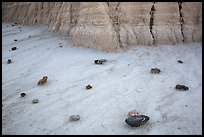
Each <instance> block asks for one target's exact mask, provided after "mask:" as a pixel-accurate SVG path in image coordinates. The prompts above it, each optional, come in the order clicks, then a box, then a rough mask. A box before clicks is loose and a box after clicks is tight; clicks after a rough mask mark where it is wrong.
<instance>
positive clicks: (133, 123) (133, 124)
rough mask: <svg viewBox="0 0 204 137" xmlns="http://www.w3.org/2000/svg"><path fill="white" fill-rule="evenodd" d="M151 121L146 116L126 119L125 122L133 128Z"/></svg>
mask: <svg viewBox="0 0 204 137" xmlns="http://www.w3.org/2000/svg"><path fill="white" fill-rule="evenodd" d="M148 120H149V117H148V116H145V115H137V116H134V117H128V118H126V119H125V122H126V123H127V124H128V125H129V126H131V127H139V126H141V125H143V124H145V123H146V122H147V121H148Z"/></svg>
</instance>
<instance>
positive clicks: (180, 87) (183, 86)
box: [175, 84, 189, 90]
mask: <svg viewBox="0 0 204 137" xmlns="http://www.w3.org/2000/svg"><path fill="white" fill-rule="evenodd" d="M175 89H177V90H188V89H189V88H188V87H187V86H185V85H180V84H177V85H176V87H175Z"/></svg>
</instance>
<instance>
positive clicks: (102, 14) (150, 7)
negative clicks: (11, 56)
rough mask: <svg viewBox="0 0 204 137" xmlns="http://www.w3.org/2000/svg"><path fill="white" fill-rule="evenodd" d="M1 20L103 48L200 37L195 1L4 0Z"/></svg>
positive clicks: (198, 8)
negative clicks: (40, 27)
mask: <svg viewBox="0 0 204 137" xmlns="http://www.w3.org/2000/svg"><path fill="white" fill-rule="evenodd" d="M2 20H3V21H9V22H17V23H20V24H24V25H33V24H47V25H49V27H50V28H51V29H52V30H53V31H55V32H57V33H59V34H62V35H63V36H66V37H69V38H71V40H72V41H73V42H74V43H75V44H76V45H83V46H86V47H90V48H96V49H102V50H107V51H117V50H118V49H121V48H124V47H126V46H131V45H159V44H181V43H188V42H198V41H202V3H201V2H182V3H181V2H154V3H153V2H4V3H3V4H2Z"/></svg>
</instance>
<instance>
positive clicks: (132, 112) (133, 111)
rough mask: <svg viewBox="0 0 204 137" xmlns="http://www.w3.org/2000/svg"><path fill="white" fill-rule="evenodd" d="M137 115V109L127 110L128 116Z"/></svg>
mask: <svg viewBox="0 0 204 137" xmlns="http://www.w3.org/2000/svg"><path fill="white" fill-rule="evenodd" d="M137 115H139V112H138V111H137V110H132V111H130V112H128V116H129V117H135V116H137Z"/></svg>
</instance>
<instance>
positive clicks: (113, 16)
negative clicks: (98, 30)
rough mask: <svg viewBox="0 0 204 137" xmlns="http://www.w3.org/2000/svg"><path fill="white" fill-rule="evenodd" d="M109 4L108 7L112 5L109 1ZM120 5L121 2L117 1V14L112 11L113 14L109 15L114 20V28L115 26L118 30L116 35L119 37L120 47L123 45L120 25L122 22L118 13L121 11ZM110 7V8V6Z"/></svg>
mask: <svg viewBox="0 0 204 137" xmlns="http://www.w3.org/2000/svg"><path fill="white" fill-rule="evenodd" d="M107 5H108V7H109V6H110V4H109V3H108V2H107ZM119 6H120V3H119V2H117V7H116V8H115V11H116V15H114V14H113V13H111V15H109V16H110V19H111V21H112V25H113V28H114V30H115V32H116V37H117V40H118V42H119V47H122V43H121V38H120V25H119V24H120V22H119V16H118V14H119V11H118V9H119ZM109 9H110V7H109Z"/></svg>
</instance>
